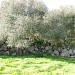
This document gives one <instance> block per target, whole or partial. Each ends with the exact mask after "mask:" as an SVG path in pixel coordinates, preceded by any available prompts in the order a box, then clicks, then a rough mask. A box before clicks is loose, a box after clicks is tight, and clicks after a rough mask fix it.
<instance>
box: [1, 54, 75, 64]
mask: <svg viewBox="0 0 75 75" xmlns="http://www.w3.org/2000/svg"><path fill="white" fill-rule="evenodd" d="M0 58H2V59H7V58H22V59H24V58H35V59H36V58H46V59H50V60H55V61H62V62H67V63H73V64H75V58H67V57H60V56H52V55H47V56H42V57H41V56H36V55H32V54H24V55H20V56H1V55H0Z"/></svg>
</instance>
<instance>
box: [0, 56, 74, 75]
mask: <svg viewBox="0 0 75 75" xmlns="http://www.w3.org/2000/svg"><path fill="white" fill-rule="evenodd" d="M0 74H1V75H74V74H75V59H74V58H71V59H69V58H62V57H56V56H47V57H43V58H40V57H36V56H32V55H30V56H29V55H25V56H17V57H14V56H13V57H11V56H10V57H9V56H6V57H5V56H0Z"/></svg>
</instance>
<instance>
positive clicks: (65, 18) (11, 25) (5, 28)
mask: <svg viewBox="0 0 75 75" xmlns="http://www.w3.org/2000/svg"><path fill="white" fill-rule="evenodd" d="M74 9H75V8H74V7H73V6H67V7H62V8H60V9H59V10H53V11H48V9H47V7H46V5H45V4H44V3H43V2H41V1H36V0H16V1H15V0H11V1H10V0H7V1H4V3H2V5H1V7H0V19H1V20H0V36H1V37H2V38H3V37H4V38H5V37H7V40H6V43H7V44H8V45H9V46H15V47H17V46H20V47H24V46H25V47H26V46H28V45H30V44H31V43H32V40H33V37H34V36H35V34H39V35H40V36H41V37H40V39H43V40H44V39H47V40H50V41H54V43H56V42H57V41H60V40H63V41H64V39H66V38H67V39H71V40H72V39H75V23H74V20H75V18H74V17H75V11H74ZM26 38H28V39H26ZM40 39H37V40H33V44H35V45H42V43H43V41H42V40H40ZM71 40H70V41H71ZM27 44H28V45H27ZM60 44H62V43H60Z"/></svg>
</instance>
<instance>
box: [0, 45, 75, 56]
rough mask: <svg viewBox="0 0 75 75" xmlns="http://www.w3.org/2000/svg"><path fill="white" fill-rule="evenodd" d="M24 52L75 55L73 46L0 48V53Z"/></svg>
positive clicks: (18, 53) (14, 53)
mask: <svg viewBox="0 0 75 75" xmlns="http://www.w3.org/2000/svg"><path fill="white" fill-rule="evenodd" d="M25 53H32V54H39V55H44V54H51V55H56V56H63V57H75V48H71V49H70V48H58V49H52V47H51V46H45V47H43V46H40V47H36V46H32V47H29V48H11V47H6V46H3V47H1V48H0V54H2V55H21V54H25Z"/></svg>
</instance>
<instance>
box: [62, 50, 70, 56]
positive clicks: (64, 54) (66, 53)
mask: <svg viewBox="0 0 75 75" xmlns="http://www.w3.org/2000/svg"><path fill="white" fill-rule="evenodd" d="M61 56H64V57H70V55H69V53H68V51H66V52H63V53H61Z"/></svg>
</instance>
